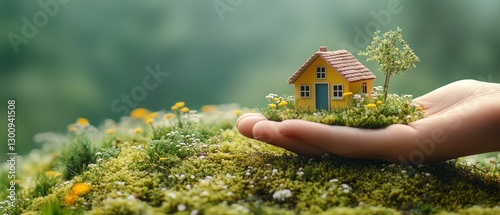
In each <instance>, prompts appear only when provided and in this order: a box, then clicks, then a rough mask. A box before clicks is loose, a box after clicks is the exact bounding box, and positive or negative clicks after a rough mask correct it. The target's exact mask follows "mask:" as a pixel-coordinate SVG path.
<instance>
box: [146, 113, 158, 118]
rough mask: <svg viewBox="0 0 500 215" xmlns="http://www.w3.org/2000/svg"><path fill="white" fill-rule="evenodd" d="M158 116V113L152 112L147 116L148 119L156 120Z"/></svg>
mask: <svg viewBox="0 0 500 215" xmlns="http://www.w3.org/2000/svg"><path fill="white" fill-rule="evenodd" d="M157 116H158V112H153V113H150V114H149V115H148V118H156V117H157Z"/></svg>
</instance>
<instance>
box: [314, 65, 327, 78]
mask: <svg viewBox="0 0 500 215" xmlns="http://www.w3.org/2000/svg"><path fill="white" fill-rule="evenodd" d="M316 78H317V79H325V78H326V68H325V67H324V66H318V67H316Z"/></svg>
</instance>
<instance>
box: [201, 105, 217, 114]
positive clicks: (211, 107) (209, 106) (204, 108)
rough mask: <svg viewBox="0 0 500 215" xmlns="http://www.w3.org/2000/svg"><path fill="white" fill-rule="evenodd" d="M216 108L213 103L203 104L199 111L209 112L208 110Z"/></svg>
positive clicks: (211, 110)
mask: <svg viewBox="0 0 500 215" xmlns="http://www.w3.org/2000/svg"><path fill="white" fill-rule="evenodd" d="M216 110H217V106H215V105H203V106H201V112H203V113H210V112H214V111H216Z"/></svg>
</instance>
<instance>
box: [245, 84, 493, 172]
mask: <svg viewBox="0 0 500 215" xmlns="http://www.w3.org/2000/svg"><path fill="white" fill-rule="evenodd" d="M415 103H417V104H419V105H420V106H421V107H422V108H423V110H424V111H425V118H423V119H421V120H418V121H415V122H412V123H410V124H409V125H402V124H394V125H390V126H388V127H386V128H382V129H360V128H352V127H344V126H331V125H324V124H319V123H314V122H308V121H304V120H286V121H283V122H274V121H269V120H267V119H266V118H265V117H264V116H262V115H260V114H245V115H243V116H241V117H240V118H239V119H238V121H237V122H236V127H237V128H238V130H239V131H240V132H241V133H242V134H243V135H245V136H246V137H249V138H253V139H257V140H260V141H263V142H267V143H270V144H273V145H275V146H279V147H282V148H285V149H288V150H290V151H293V152H296V153H298V154H303V155H308V156H320V155H324V154H328V153H332V154H336V155H339V156H343V157H348V158H366V159H378V160H384V161H388V162H391V163H400V164H406V165H419V164H422V163H429V162H436V161H443V160H448V159H452V158H457V157H460V156H466V155H472V154H478V153H484V152H491V151H498V150H500V84H493V83H486V82H480V81H475V80H462V81H457V82H454V83H451V84H448V85H445V86H443V87H441V88H438V89H436V90H434V91H432V92H430V93H428V94H426V95H424V96H421V97H419V98H416V99H415Z"/></svg>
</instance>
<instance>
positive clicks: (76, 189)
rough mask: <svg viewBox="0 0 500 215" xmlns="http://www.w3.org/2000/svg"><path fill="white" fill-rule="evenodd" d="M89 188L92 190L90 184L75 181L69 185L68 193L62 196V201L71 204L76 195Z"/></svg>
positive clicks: (73, 202) (83, 192) (83, 193)
mask: <svg viewBox="0 0 500 215" xmlns="http://www.w3.org/2000/svg"><path fill="white" fill-rule="evenodd" d="M90 190H92V187H91V186H90V184H86V183H76V184H74V185H73V186H72V187H71V190H70V191H69V193H68V194H67V195H66V196H65V197H64V203H66V205H73V204H75V202H76V199H78V197H80V196H83V195H85V194H87V193H88V192H90Z"/></svg>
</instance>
